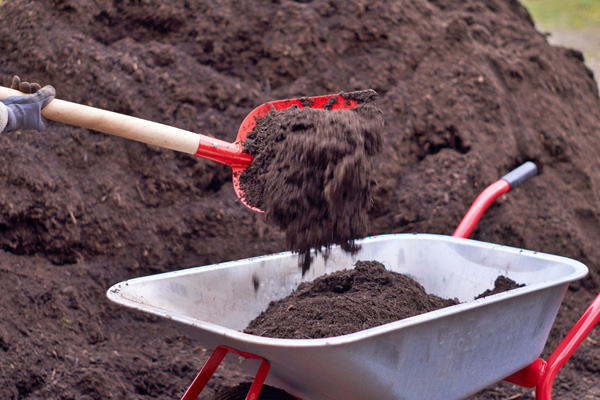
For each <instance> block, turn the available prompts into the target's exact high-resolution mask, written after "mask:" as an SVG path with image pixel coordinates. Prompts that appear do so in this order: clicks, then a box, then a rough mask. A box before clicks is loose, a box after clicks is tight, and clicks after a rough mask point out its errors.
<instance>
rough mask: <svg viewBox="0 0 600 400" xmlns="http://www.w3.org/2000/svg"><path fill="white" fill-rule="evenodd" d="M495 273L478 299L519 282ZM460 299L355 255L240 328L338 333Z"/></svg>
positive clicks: (309, 335)
mask: <svg viewBox="0 0 600 400" xmlns="http://www.w3.org/2000/svg"><path fill="white" fill-rule="evenodd" d="M522 286H524V285H519V284H517V283H516V282H515V281H513V280H512V279H509V278H506V277H505V276H499V277H498V278H497V279H496V281H495V282H494V288H493V289H491V290H486V291H485V292H483V293H482V294H481V295H479V296H477V298H478V299H480V298H483V297H487V296H491V295H493V294H497V293H502V292H506V291H508V290H511V289H514V288H517V287H522ZM455 304H458V301H457V300H455V299H443V298H440V297H438V296H436V295H432V294H428V293H427V292H426V291H425V289H424V288H423V286H421V285H420V284H419V283H418V282H417V281H415V280H414V279H411V278H409V277H408V276H406V275H402V274H398V273H396V272H392V271H388V270H387V269H386V268H385V266H384V265H383V264H381V263H380V262H378V261H358V262H357V263H356V267H355V268H354V269H351V270H343V271H339V272H335V273H332V274H329V275H325V276H321V277H319V278H317V279H316V280H315V281H313V282H305V283H302V284H300V286H298V288H297V289H296V290H295V291H294V292H293V293H292V294H290V295H289V296H287V297H284V298H283V299H281V300H278V301H275V302H271V304H270V305H269V307H268V308H267V309H266V310H265V311H264V312H263V313H261V314H260V315H259V316H258V317H256V318H255V319H254V320H252V321H251V322H250V324H249V325H248V327H247V328H246V329H245V330H244V332H246V333H250V334H253V335H258V336H265V337H274V338H287V339H318V338H325V337H332V336H340V335H345V334H348V333H353V332H358V331H360V330H364V329H369V328H373V327H375V326H379V325H383V324H387V323H390V322H394V321H399V320H401V319H404V318H409V317H412V316H415V315H419V314H423V313H426V312H429V311H434V310H439V309H440V308H444V307H449V306H453V305H455Z"/></svg>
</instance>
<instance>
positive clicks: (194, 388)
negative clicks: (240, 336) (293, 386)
mask: <svg viewBox="0 0 600 400" xmlns="http://www.w3.org/2000/svg"><path fill="white" fill-rule="evenodd" d="M227 353H235V354H239V355H240V356H242V357H245V358H250V359H254V360H260V361H261V363H260V367H259V368H258V372H257V373H256V376H255V377H254V381H253V382H252V386H250V390H249V391H248V395H247V396H246V400H256V399H257V398H258V394H259V393H260V389H261V388H262V386H263V383H264V382H265V379H266V378H267V374H268V373H269V369H270V368H271V364H269V362H268V361H267V360H265V359H264V358H262V357H260V356H257V355H254V354H251V353H246V352H243V351H239V350H236V349H234V348H232V347H227V346H219V347H217V348H216V349H215V350H214V351H213V353H212V354H211V355H210V358H209V359H208V361H206V363H205V364H204V367H202V370H201V371H200V373H199V374H198V376H196V379H194V381H193V382H192V384H191V385H190V387H189V388H188V390H187V391H186V392H185V394H184V395H183V397H182V398H181V400H196V399H197V398H198V396H199V395H200V392H202V389H204V386H206V384H207V383H208V381H209V379H210V378H211V376H213V374H214V373H215V371H216V370H217V368H218V367H219V365H220V364H221V362H222V361H223V359H224V358H225V356H226V355H227Z"/></svg>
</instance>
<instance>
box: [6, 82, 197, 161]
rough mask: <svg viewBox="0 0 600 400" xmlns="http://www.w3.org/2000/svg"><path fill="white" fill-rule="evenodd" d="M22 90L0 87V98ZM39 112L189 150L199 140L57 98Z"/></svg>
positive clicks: (191, 151)
mask: <svg viewBox="0 0 600 400" xmlns="http://www.w3.org/2000/svg"><path fill="white" fill-rule="evenodd" d="M23 94H24V93H21V92H19V91H17V90H13V89H9V88H5V87H0V98H6V97H10V96H19V95H23ZM42 115H43V116H44V118H46V119H49V120H52V121H57V122H62V123H64V124H69V125H74V126H79V127H81V128H86V129H91V130H94V131H98V132H103V133H108V134H111V135H116V136H120V137H124V138H127V139H132V140H137V141H138V142H144V143H148V144H154V145H156V146H160V147H165V148H167V149H171V150H176V151H182V152H184V153H189V154H196V151H197V150H198V145H199V141H200V135H198V134H196V133H193V132H189V131H186V130H183V129H179V128H174V127H172V126H168V125H162V124H159V123H156V122H151V121H146V120H143V119H140V118H135V117H131V116H128V115H123V114H118V113H115V112H112V111H106V110H101V109H99V108H94V107H89V106H84V105H81V104H76V103H71V102H69V101H64V100H58V99H54V100H52V101H51V102H50V103H49V104H48V105H47V106H46V107H44V108H43V109H42Z"/></svg>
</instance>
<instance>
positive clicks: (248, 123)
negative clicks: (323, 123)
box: [231, 89, 377, 212]
mask: <svg viewBox="0 0 600 400" xmlns="http://www.w3.org/2000/svg"><path fill="white" fill-rule="evenodd" d="M376 97H377V93H376V92H375V91H374V90H372V89H369V90H361V91H357V92H350V93H340V94H329V95H324V96H315V97H301V98H298V99H287V100H275V101H270V102H268V103H264V104H262V105H260V106H258V107H256V108H255V109H254V110H253V111H252V112H251V113H250V114H248V115H247V116H246V118H245V119H244V121H243V122H242V125H241V126H240V129H239V131H238V134H237V139H236V141H235V143H234V144H235V145H237V146H239V147H240V148H243V143H244V141H245V140H246V138H247V137H248V133H250V132H252V130H253V129H254V127H255V126H256V123H257V120H258V119H259V118H261V117H262V116H264V115H266V114H268V113H269V112H271V111H276V110H284V109H286V108H289V107H292V106H297V107H299V108H305V107H309V108H321V109H326V110H329V111H335V110H348V109H352V108H355V107H357V106H358V105H359V104H363V103H368V102H371V101H373V100H375V98H376ZM246 155H247V156H249V157H250V162H252V157H251V156H250V155H249V154H246ZM250 162H248V163H243V164H242V163H240V164H236V165H234V164H231V168H232V169H233V188H234V189H235V193H236V195H237V196H238V197H239V199H240V201H241V202H242V203H243V204H244V205H245V206H246V207H248V208H250V209H252V210H254V211H258V212H264V211H263V210H261V209H259V208H257V207H253V206H251V205H249V204H247V203H246V194H245V193H244V190H243V189H242V188H241V187H240V174H241V173H242V172H243V171H244V170H245V169H246V168H248V166H249V165H250Z"/></svg>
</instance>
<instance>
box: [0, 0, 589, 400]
mask: <svg viewBox="0 0 600 400" xmlns="http://www.w3.org/2000/svg"><path fill="white" fill-rule="evenodd" d="M0 54H1V61H0V80H1V81H2V83H3V84H4V85H5V86H6V85H9V84H10V80H11V78H12V75H13V74H15V73H16V74H19V75H20V76H21V77H22V78H24V79H25V80H28V81H37V82H39V83H41V84H52V85H54V86H55V87H56V89H57V93H58V97H59V98H62V99H65V100H70V101H74V102H78V103H83V104H91V105H93V106H97V107H102V108H106V109H110V110H112V111H117V112H123V113H127V114H131V115H134V116H137V117H142V118H147V119H151V120H154V121H157V122H162V123H166V124H170V125H174V126H177V127H179V128H184V129H188V130H192V131H197V132H202V133H206V134H210V135H213V136H215V137H218V138H220V139H223V140H227V141H229V142H233V141H234V140H235V137H236V133H237V130H238V128H239V125H240V123H241V122H242V120H243V119H244V117H245V116H246V115H247V114H248V113H249V112H251V110H252V109H253V108H255V107H256V106H258V105H260V104H262V103H265V102H267V101H270V100H276V99H286V98H295V97H301V96H305V95H306V96H312V95H321V94H329V93H339V92H340V91H344V92H351V91H354V90H361V89H365V88H373V89H374V90H376V91H377V92H378V93H379V99H378V101H377V105H378V107H379V108H380V109H381V110H382V111H383V117H384V120H385V122H386V124H385V128H384V136H383V146H382V155H381V157H380V158H381V163H380V165H378V167H377V170H376V175H375V176H376V178H377V188H376V189H375V192H374V194H373V206H372V208H371V209H370V211H369V214H368V217H369V230H368V234H369V235H373V234H379V233H389V232H431V233H440V234H451V233H452V232H453V230H454V229H455V227H456V225H457V224H458V222H459V220H460V219H461V217H462V216H463V214H464V213H465V212H466V210H467V209H468V207H469V205H470V203H471V202H472V201H473V199H474V198H475V197H476V196H477V194H478V193H479V192H480V191H481V190H482V188H483V187H485V186H486V185H487V184H489V183H491V182H493V181H494V180H496V179H497V178H498V177H499V176H501V175H503V174H504V173H506V172H507V171H508V170H510V169H511V168H513V167H515V166H517V165H519V164H520V163H522V162H523V161H525V160H533V161H535V162H536V163H537V164H538V165H539V166H540V167H541V174H540V175H539V176H537V177H535V178H534V179H533V180H532V181H530V182H528V183H526V184H525V185H523V186H521V187H519V188H518V189H517V190H515V191H513V192H511V193H509V194H507V195H506V196H503V197H502V198H501V199H500V200H499V201H498V202H497V203H496V204H494V205H493V206H492V207H491V209H490V210H489V211H488V212H487V213H486V214H485V215H484V217H483V218H482V220H481V222H480V223H479V225H478V227H477V228H476V229H475V231H474V232H473V235H472V237H473V238H475V239H478V240H484V241H488V242H494V243H501V244H505V245H512V246H517V247H522V248H528V249H532V250H537V251H543V252H547V253H553V254H559V255H563V256H567V257H572V258H575V259H578V260H580V261H582V262H584V263H585V264H587V265H588V266H589V267H590V269H591V273H590V276H589V277H588V278H586V279H584V280H582V281H581V282H579V283H576V284H574V285H572V287H571V290H570V291H569V292H568V293H567V296H566V298H565V302H564V305H563V307H562V308H561V310H560V312H559V315H558V318H557V321H556V323H555V326H554V329H553V330H552V332H551V335H550V339H549V342H548V346H547V349H546V350H545V351H544V354H543V355H544V356H545V357H546V356H547V355H548V354H549V352H550V350H552V349H553V348H555V346H556V344H557V343H558V341H559V340H560V339H561V338H562V337H563V336H564V334H565V333H566V332H567V331H568V329H570V328H571V326H572V325H573V323H574V322H575V320H576V319H577V318H578V317H579V315H581V313H582V312H583V310H584V308H585V307H586V305H587V304H589V302H590V301H591V300H592V299H593V297H595V295H596V294H597V293H598V291H599V290H600V288H599V285H598V283H599V280H598V279H599V278H598V273H599V271H600V247H599V246H598V242H599V238H600V206H599V204H600V194H599V191H598V188H599V187H600V157H598V154H600V136H599V135H598V134H597V133H598V132H599V131H600V113H598V110H599V109H600V100H599V98H598V91H597V87H596V83H595V82H594V80H593V76H592V74H591V72H590V71H589V70H587V69H586V68H585V66H584V63H583V57H582V55H581V54H580V53H578V52H577V51H573V50H569V49H564V48H560V47H552V46H550V45H549V44H548V43H547V41H546V38H545V36H544V35H542V34H541V33H538V32H536V30H535V27H534V25H533V23H532V21H531V18H530V17H529V15H528V13H527V11H526V10H525V9H524V8H523V7H522V6H521V5H520V4H519V3H518V2H517V1H515V0H398V1H391V2H373V1H364V0H347V1H329V0H313V1H310V2H300V1H291V0H281V1H272V0H247V1H237V0H221V1H219V2H215V1H209V0H196V1H189V0H172V1H169V2H151V1H139V0H119V1H116V0H4V1H2V3H1V4H0ZM0 149H2V151H0V187H1V188H2V190H0V303H1V304H2V305H3V308H4V310H5V311H4V312H2V313H0V360H2V362H0V376H1V377H2V379H0V398H3V399H4V398H5V399H40V398H41V399H46V398H53V399H72V398H77V399H173V398H178V397H179V398H180V397H181V396H182V394H183V393H184V391H185V389H186V387H187V385H189V383H190V382H191V381H192V380H193V378H194V376H195V375H196V373H197V372H198V370H199V368H200V366H201V365H202V363H203V361H204V360H205V359H206V355H205V353H204V352H203V351H202V348H201V344H199V343H197V342H193V341H190V340H189V339H188V338H187V337H186V336H184V335H182V334H181V333H180V332H179V331H177V330H176V329H173V328H171V327H170V325H168V324H167V323H165V322H158V321H156V320H155V319H152V318H147V317H145V316H143V315H141V314H139V313H134V312H129V311H126V310H123V309H121V308H119V307H115V306H113V305H111V304H110V303H108V301H107V300H106V297H105V291H106V289H107V288H108V287H109V286H110V285H112V284H114V283H116V282H120V281H122V280H124V279H128V278H132V277H135V276H141V275H148V274H153V273H157V272H163V271H170V270H174V269H181V268H186V267H191V266H197V265H204V264H211V263H216V262H221V261H227V260H233V259H241V258H246V257H251V256H256V255H260V254H268V253H274V252H278V251H282V250H288V248H287V247H286V246H285V245H284V237H283V233H282V232H281V231H279V230H278V229H276V228H274V227H272V226H271V225H269V224H266V223H265V220H264V216H262V215H259V214H258V213H255V212H252V211H250V210H248V209H247V208H246V207H244V206H243V205H241V204H240V203H239V202H238V201H237V197H236V196H235V194H234V192H233V188H232V185H231V171H230V170H229V169H228V168H227V167H225V166H221V165H219V164H216V163H213V162H209V161H204V160H199V159H195V158H193V157H191V156H187V155H184V154H176V153H174V152H172V151H167V150H162V149H158V148H156V147H153V146H147V145H143V144H139V143H136V142H131V141H126V140H124V139H120V138H114V137H107V136H106V135H101V134H96V133H94V132H90V131H87V130H84V129H77V128H72V127H65V126H63V125H60V124H52V125H51V126H50V127H49V128H48V129H47V130H46V131H45V132H44V133H43V134H35V133H32V132H16V133H13V134H8V135H0ZM224 284H226V283H224ZM590 339H591V340H585V341H584V342H583V343H582V345H581V348H580V349H579V350H578V351H577V352H575V354H574V356H573V358H572V359H570V360H569V362H568V363H567V364H566V366H565V367H564V368H563V369H561V371H560V372H559V374H558V376H557V381H556V383H555V385H554V396H553V398H554V399H556V400H572V399H583V398H585V397H586V396H588V397H589V396H596V397H600V392H599V390H600V389H599V387H600V385H598V374H600V365H599V363H598V360H600V332H599V331H598V329H596V330H594V331H593V332H592V334H591V336H590ZM235 373H236V372H235V369H234V368H233V367H231V366H228V367H227V368H225V369H219V371H218V376H217V377H216V378H215V379H214V380H211V382H210V383H209V385H210V386H211V387H209V388H208V389H207V392H206V395H207V396H208V395H211V394H212V393H213V391H214V390H215V389H218V388H220V387H222V386H230V385H232V384H234V383H235V382H236V379H235V376H234V375H235ZM204 394H205V393H203V395H204ZM518 396H521V397H520V398H522V399H525V400H529V399H532V394H531V390H530V389H523V388H518V387H515V386H513V385H508V384H499V385H496V386H494V387H492V388H490V389H488V390H487V391H485V392H484V393H481V394H479V395H476V396H474V397H473V398H476V399H478V400H479V399H485V400H492V399H503V398H504V399H506V398H511V397H513V398H517V397H518Z"/></svg>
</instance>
